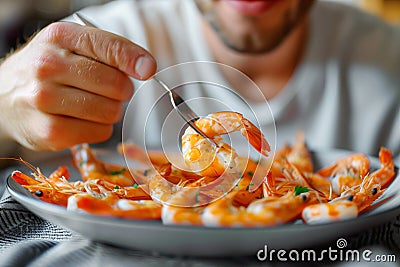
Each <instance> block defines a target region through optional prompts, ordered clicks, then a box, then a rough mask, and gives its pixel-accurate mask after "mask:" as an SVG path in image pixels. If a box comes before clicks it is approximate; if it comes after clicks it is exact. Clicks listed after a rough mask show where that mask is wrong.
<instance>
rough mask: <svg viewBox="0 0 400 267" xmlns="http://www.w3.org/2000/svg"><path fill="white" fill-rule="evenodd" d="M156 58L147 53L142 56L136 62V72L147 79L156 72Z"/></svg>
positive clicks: (141, 77)
mask: <svg viewBox="0 0 400 267" xmlns="http://www.w3.org/2000/svg"><path fill="white" fill-rule="evenodd" d="M154 65H155V62H154V59H153V58H151V57H149V56H147V55H145V56H140V57H139V58H138V59H137V60H136V63H135V72H136V74H137V75H138V76H139V78H140V79H145V78H147V77H150V76H151V75H153V74H154V73H153V72H154Z"/></svg>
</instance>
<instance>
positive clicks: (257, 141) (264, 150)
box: [241, 118, 271, 157]
mask: <svg viewBox="0 0 400 267" xmlns="http://www.w3.org/2000/svg"><path fill="white" fill-rule="evenodd" d="M242 123H243V128H242V130H241V133H242V135H243V136H244V137H245V138H246V139H247V141H248V142H249V143H250V144H251V145H252V146H253V147H254V148H255V149H256V150H257V151H258V152H260V153H261V154H262V155H264V156H266V157H268V153H269V152H270V151H271V147H270V145H269V143H268V142H267V140H265V137H264V135H263V134H262V133H261V131H260V130H259V129H258V128H257V127H256V126H255V125H254V124H253V123H252V122H251V121H249V120H247V119H245V118H242Z"/></svg>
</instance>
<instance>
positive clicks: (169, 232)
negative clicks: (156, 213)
mask: <svg viewBox="0 0 400 267" xmlns="http://www.w3.org/2000/svg"><path fill="white" fill-rule="evenodd" d="M103 152H104V151H103ZM348 153H350V152H347V151H338V150H335V151H325V152H318V153H317V152H315V153H313V157H314V162H315V163H316V167H317V168H319V167H320V166H326V165H328V164H330V163H332V162H334V161H335V160H337V159H338V158H340V157H342V156H344V155H346V154H348ZM97 154H98V155H99V156H100V157H101V158H102V159H104V160H107V161H109V162H116V163H121V162H123V159H122V158H121V157H120V156H118V155H110V154H109V153H102V151H97ZM70 162H71V156H70V155H66V154H64V155H60V156H58V157H55V158H52V159H49V160H46V161H44V162H38V163H37V164H35V165H36V166H40V168H41V170H42V171H43V173H44V174H48V173H50V172H51V171H53V170H54V169H55V168H57V167H58V166H59V165H68V166H71V164H70ZM371 167H372V168H378V167H379V161H378V160H377V159H376V158H371ZM397 170H398V169H396V171H397ZM70 172H71V173H72V175H73V176H74V177H79V176H77V172H76V171H75V170H74V169H73V167H70ZM399 188H400V179H399V173H398V171H397V175H396V178H395V180H394V181H393V183H392V184H391V185H390V187H389V188H388V189H387V190H386V191H385V192H384V194H383V195H382V196H381V198H380V199H378V201H377V202H378V203H380V204H381V205H380V206H378V207H377V208H375V209H373V210H371V211H370V212H368V213H365V214H362V215H361V216H359V217H358V218H356V219H352V220H347V221H342V222H337V223H329V224H323V225H315V226H309V225H305V224H303V223H300V222H297V223H294V224H286V225H281V226H276V227H269V228H257V229H250V228H239V229H225V228H205V227H191V226H166V225H163V224H162V223H161V222H159V221H140V220H126V219H118V218H107V217H98V216H93V215H89V214H80V213H75V212H71V211H67V210H66V209H65V208H63V207H59V206H56V205H52V204H48V203H45V202H43V201H41V200H39V199H37V198H36V197H34V196H32V195H31V194H30V193H29V192H28V191H27V190H25V189H24V188H23V187H22V186H20V185H19V184H17V183H16V182H15V181H14V180H13V179H11V178H10V177H9V178H8V180H7V189H8V190H9V192H10V194H11V195H12V196H13V197H14V198H15V199H16V200H17V201H18V202H20V203H21V204H22V205H24V206H25V207H26V208H27V209H29V210H30V211H32V212H33V213H35V214H36V215H38V216H40V217H42V218H44V219H47V220H48V221H50V222H53V223H55V224H57V225H60V226H63V227H66V228H69V229H72V230H74V231H76V232H78V233H81V234H82V235H84V236H86V237H88V238H90V239H92V240H96V241H101V242H105V243H109V244H114V245H117V246H122V247H128V248H134V249H141V250H149V251H156V252H160V253H166V254H174V255H192V256H243V255H256V253H257V251H259V250H260V249H263V248H264V246H265V245H267V246H268V249H272V248H275V249H292V248H309V247H315V246H318V245H319V244H322V243H326V242H331V241H333V242H334V241H335V240H336V239H338V238H341V237H345V236H346V235H348V234H354V233H357V232H360V231H363V230H366V229H367V228H370V227H372V226H374V225H377V224H380V223H383V222H385V221H387V220H389V219H391V218H393V217H394V216H396V215H398V214H399V213H400V193H398V191H399V190H398V189H399ZM294 237H298V238H294Z"/></svg>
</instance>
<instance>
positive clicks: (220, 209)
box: [202, 191, 317, 227]
mask: <svg viewBox="0 0 400 267" xmlns="http://www.w3.org/2000/svg"><path fill="white" fill-rule="evenodd" d="M237 193H238V191H233V192H231V193H229V194H228V195H227V196H226V197H224V198H221V199H219V200H217V201H216V202H214V203H211V204H210V205H209V206H207V207H206V208H205V209H204V211H203V215H202V221H203V224H204V225H206V226H211V227H267V226H273V225H278V224H282V223H286V222H289V221H292V220H294V219H296V218H297V217H299V216H300V214H301V212H302V210H303V209H304V208H305V207H306V206H307V205H310V204H312V203H315V202H316V201H317V198H315V197H314V193H313V192H303V193H299V194H295V193H294V192H293V191H291V192H288V193H287V194H286V195H285V196H283V197H269V198H263V199H260V200H256V201H254V202H252V203H251V204H250V205H249V206H248V207H247V208H245V207H240V206H239V207H237V206H234V205H233V201H234V198H235V195H236V194H237Z"/></svg>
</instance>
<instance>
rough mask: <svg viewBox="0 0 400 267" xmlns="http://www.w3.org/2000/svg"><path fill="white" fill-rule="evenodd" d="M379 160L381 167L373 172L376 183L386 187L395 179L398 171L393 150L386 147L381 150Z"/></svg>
mask: <svg viewBox="0 0 400 267" xmlns="http://www.w3.org/2000/svg"><path fill="white" fill-rule="evenodd" d="M379 162H380V165H381V168H380V169H378V170H376V171H375V172H373V173H372V174H371V176H372V179H373V180H374V183H377V184H380V185H381V188H386V187H387V186H388V185H389V184H390V183H391V182H392V180H393V178H394V176H395V175H396V172H395V171H394V162H393V157H392V152H391V151H390V150H389V149H387V148H384V147H381V149H380V150H379Z"/></svg>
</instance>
